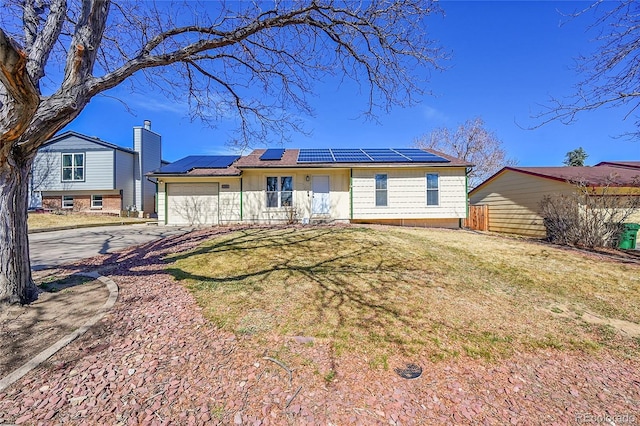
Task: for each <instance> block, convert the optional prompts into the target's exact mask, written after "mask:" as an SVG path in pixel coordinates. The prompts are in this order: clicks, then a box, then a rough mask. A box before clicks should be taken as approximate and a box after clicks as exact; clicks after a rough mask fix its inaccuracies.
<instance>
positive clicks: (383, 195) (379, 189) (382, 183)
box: [376, 174, 387, 206]
mask: <svg viewBox="0 0 640 426" xmlns="http://www.w3.org/2000/svg"><path fill="white" fill-rule="evenodd" d="M386 205H387V175H386V174H378V175H376V206H386Z"/></svg>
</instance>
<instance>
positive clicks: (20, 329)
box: [0, 276, 109, 377]
mask: <svg viewBox="0 0 640 426" xmlns="http://www.w3.org/2000/svg"><path fill="white" fill-rule="evenodd" d="M41 279H43V280H44V281H48V282H47V283H46V284H43V285H42V286H41V287H40V288H41V290H42V292H41V293H40V296H39V297H38V300H37V301H35V302H34V303H32V304H30V305H26V306H19V305H17V306H11V307H8V308H6V309H3V310H2V311H1V312H0V341H1V342H2V345H0V377H4V376H6V375H7V374H9V373H11V372H12V371H14V370H16V369H18V368H19V367H21V366H22V365H23V364H24V363H25V362H27V361H28V360H29V359H31V358H32V357H34V356H35V355H37V354H38V353H40V352H41V351H43V350H44V349H46V348H48V347H49V346H51V345H52V344H53V343H55V342H57V341H58V340H59V339H61V338H62V337H64V336H66V335H67V334H69V333H71V332H72V331H74V330H76V329H78V328H80V327H81V326H82V325H84V323H85V322H87V320H88V319H89V318H91V317H92V316H94V315H95V314H97V313H98V311H99V310H100V308H101V307H102V306H103V305H104V303H105V301H106V300H107V297H108V296H109V291H108V290H107V288H106V287H105V285H104V284H103V283H101V282H100V281H98V280H94V279H90V278H86V277H79V276H73V277H70V278H66V279H60V280H51V279H50V278H49V279H46V278H42V277H41Z"/></svg>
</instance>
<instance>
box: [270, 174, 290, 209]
mask: <svg viewBox="0 0 640 426" xmlns="http://www.w3.org/2000/svg"><path fill="white" fill-rule="evenodd" d="M292 205H293V177H291V176H267V207H290V206H292Z"/></svg>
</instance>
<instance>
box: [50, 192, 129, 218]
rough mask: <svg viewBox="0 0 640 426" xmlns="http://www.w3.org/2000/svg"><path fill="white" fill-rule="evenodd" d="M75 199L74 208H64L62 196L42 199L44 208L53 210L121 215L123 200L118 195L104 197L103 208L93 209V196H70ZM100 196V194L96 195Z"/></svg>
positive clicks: (105, 195)
mask: <svg viewBox="0 0 640 426" xmlns="http://www.w3.org/2000/svg"><path fill="white" fill-rule="evenodd" d="M69 195H70V196H72V197H73V208H72V209H63V208H62V195H45V196H43V197H42V207H43V208H45V209H52V210H65V211H74V212H83V213H117V214H119V213H120V207H121V205H122V200H121V198H120V195H118V194H104V195H102V208H101V209H100V208H94V209H92V208H91V195H86V194H82V195H77V194H69ZM95 195H100V194H95Z"/></svg>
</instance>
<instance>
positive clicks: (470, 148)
mask: <svg viewBox="0 0 640 426" xmlns="http://www.w3.org/2000/svg"><path fill="white" fill-rule="evenodd" d="M414 145H415V146H417V147H418V148H428V149H433V150H436V151H441V152H444V153H445V154H449V155H452V156H454V157H457V158H461V159H463V160H465V161H468V162H469V163H472V164H473V165H474V167H473V169H472V170H471V171H470V172H469V174H468V176H469V187H470V188H475V187H476V186H478V185H479V184H480V183H482V182H483V181H484V180H485V179H487V178H489V177H490V176H491V175H493V174H494V173H495V172H497V171H498V170H500V169H501V168H503V167H505V166H510V165H514V164H516V163H517V161H516V160H515V159H512V158H509V157H508V156H507V152H506V150H505V149H504V147H503V145H502V141H501V140H500V139H498V137H497V136H496V135H495V134H494V133H493V132H490V131H489V130H487V129H485V126H484V121H483V120H482V118H480V117H476V118H474V119H472V120H467V121H466V122H465V123H463V124H461V125H460V126H458V128H457V129H455V130H453V129H451V130H450V129H447V128H441V129H436V130H434V131H432V132H431V133H430V134H429V135H424V136H421V137H419V138H417V139H416V140H415V142H414Z"/></svg>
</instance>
